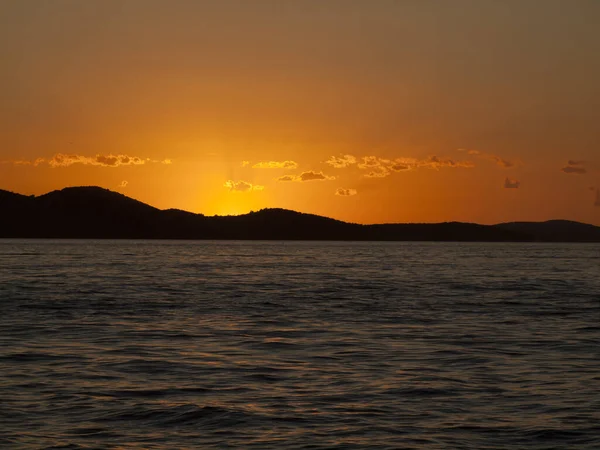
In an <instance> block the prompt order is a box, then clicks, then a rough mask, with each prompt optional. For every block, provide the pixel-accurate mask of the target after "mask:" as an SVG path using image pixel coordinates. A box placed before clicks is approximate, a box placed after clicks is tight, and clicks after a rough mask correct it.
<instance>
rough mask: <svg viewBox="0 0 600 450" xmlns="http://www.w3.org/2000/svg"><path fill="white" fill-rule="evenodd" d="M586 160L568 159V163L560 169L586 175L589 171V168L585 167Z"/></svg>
mask: <svg viewBox="0 0 600 450" xmlns="http://www.w3.org/2000/svg"><path fill="white" fill-rule="evenodd" d="M585 164H586V162H585V161H576V160H573V159H570V160H569V161H567V165H566V166H565V167H563V168H562V169H560V170H561V171H563V172H564V173H569V174H575V175H584V174H586V173H587V169H586V168H585Z"/></svg>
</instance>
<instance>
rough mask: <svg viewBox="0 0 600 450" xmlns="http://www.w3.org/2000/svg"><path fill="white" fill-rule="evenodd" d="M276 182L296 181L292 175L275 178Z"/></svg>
mask: <svg viewBox="0 0 600 450" xmlns="http://www.w3.org/2000/svg"><path fill="white" fill-rule="evenodd" d="M277 181H297V180H296V177H295V176H294V175H284V176H282V177H279V178H277Z"/></svg>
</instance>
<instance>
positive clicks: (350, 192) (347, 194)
mask: <svg viewBox="0 0 600 450" xmlns="http://www.w3.org/2000/svg"><path fill="white" fill-rule="evenodd" d="M356 194H358V191H357V190H356V189H344V188H338V189H337V190H336V191H335V195H339V196H340V197H350V196H352V195H356Z"/></svg>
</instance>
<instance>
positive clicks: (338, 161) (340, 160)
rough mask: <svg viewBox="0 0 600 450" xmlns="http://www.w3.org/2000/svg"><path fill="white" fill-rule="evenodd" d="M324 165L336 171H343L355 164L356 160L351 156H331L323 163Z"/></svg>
mask: <svg viewBox="0 0 600 450" xmlns="http://www.w3.org/2000/svg"><path fill="white" fill-rule="evenodd" d="M325 164H329V165H330V166H332V167H334V168H336V169H343V168H345V167H348V166H351V165H353V164H356V158H355V157H354V156H352V155H342V156H332V157H331V158H329V159H328V160H327V161H325Z"/></svg>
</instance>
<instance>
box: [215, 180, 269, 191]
mask: <svg viewBox="0 0 600 450" xmlns="http://www.w3.org/2000/svg"><path fill="white" fill-rule="evenodd" d="M223 186H224V187H226V188H228V189H229V191H230V192H250V191H262V190H264V188H265V187H264V186H259V185H258V184H252V183H248V182H247V181H233V180H227V181H226V182H225V184H223Z"/></svg>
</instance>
